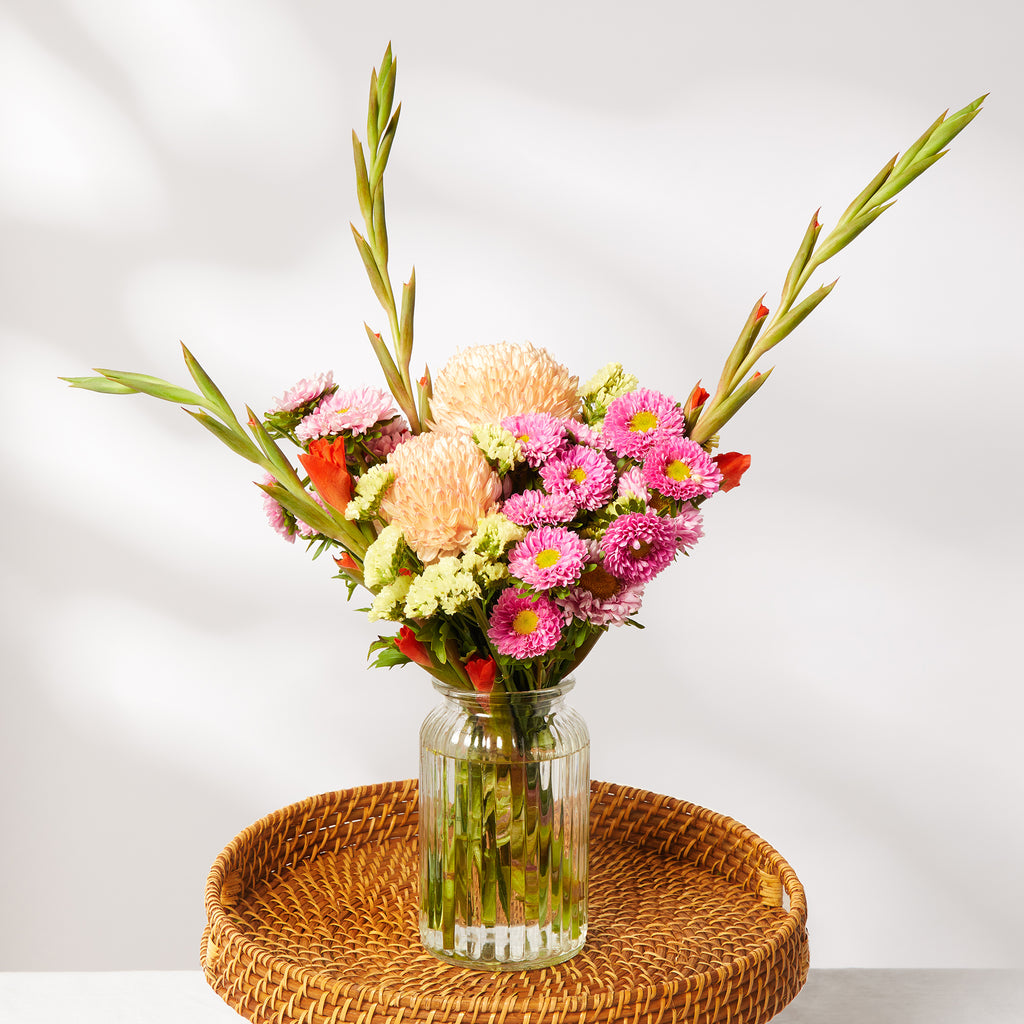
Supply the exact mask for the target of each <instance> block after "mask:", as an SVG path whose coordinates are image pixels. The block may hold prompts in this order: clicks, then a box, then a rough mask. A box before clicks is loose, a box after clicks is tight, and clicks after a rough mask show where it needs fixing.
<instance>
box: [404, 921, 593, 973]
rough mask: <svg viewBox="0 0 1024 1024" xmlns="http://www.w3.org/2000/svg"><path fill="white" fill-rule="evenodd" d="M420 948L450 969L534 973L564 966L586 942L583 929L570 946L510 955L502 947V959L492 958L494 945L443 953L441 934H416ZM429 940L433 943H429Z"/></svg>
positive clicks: (517, 952)
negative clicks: (451, 967)
mask: <svg viewBox="0 0 1024 1024" xmlns="http://www.w3.org/2000/svg"><path fill="white" fill-rule="evenodd" d="M420 940H421V942H422V943H423V947H424V949H426V951H427V952H428V953H429V954H430V955H431V956H433V957H436V958H437V959H438V960H441V961H443V962H444V963H446V964H451V965H452V966H454V967H466V968H469V969H470V970H474V971H538V970H542V969H543V968H545V967H554V966H555V964H562V963H565V961H566V960H569V959H570V958H571V957H574V956H575V955H576V954H577V953H578V952H579V951H580V950H581V949H582V948H583V944H584V941H585V940H586V930H584V931H583V933H582V934H580V935H579V936H578V937H576V938H574V939H573V940H572V942H571V943H564V944H562V945H559V946H557V947H555V948H546V947H542V948H540V949H537V950H533V951H516V952H515V953H513V952H512V951H511V950H509V949H508V946H507V945H505V946H504V948H505V950H506V952H507V954H508V955H506V956H505V957H503V958H498V957H496V956H495V944H494V943H490V942H485V943H483V944H482V945H479V946H477V947H476V948H477V949H478V950H479V953H478V954H477V955H473V954H471V953H470V952H468V950H467V951H466V952H460V951H457V950H446V949H445V948H444V947H443V944H442V942H441V935H440V933H437V934H436V935H431V934H430V933H429V932H428V933H427V934H422V933H421V935H420ZM432 940H433V941H432Z"/></svg>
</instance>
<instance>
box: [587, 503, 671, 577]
mask: <svg viewBox="0 0 1024 1024" xmlns="http://www.w3.org/2000/svg"><path fill="white" fill-rule="evenodd" d="M677 536H678V530H677V527H676V524H675V522H674V521H673V520H671V519H663V518H662V517H661V516H659V515H657V514H656V513H654V512H630V513H627V514H626V515H624V516H619V518H618V519H614V520H612V523H611V525H610V526H609V527H608V529H607V530H605V533H604V537H602V538H601V548H602V550H603V551H604V568H605V569H606V570H607V571H608V572H610V573H611V574H612V575H613V576H615V577H616V578H617V579H620V580H622V581H623V582H625V583H646V582H647V581H648V580H651V579H653V578H654V577H655V576H657V575H658V573H659V572H661V570H662V569H664V568H665V567H666V566H667V565H669V564H670V563H671V562H672V561H673V560H674V559H675V557H676V552H677V550H678V546H677V541H676V538H677Z"/></svg>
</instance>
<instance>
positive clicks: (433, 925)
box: [419, 679, 590, 971]
mask: <svg viewBox="0 0 1024 1024" xmlns="http://www.w3.org/2000/svg"><path fill="white" fill-rule="evenodd" d="M572 686H573V681H572V679H565V680H563V681H562V682H561V683H559V684H557V685H556V686H551V687H547V688H545V689H542V690H532V691H528V692H522V693H517V692H513V693H505V692H499V691H498V690H497V689H496V690H495V691H493V692H491V693H489V694H484V693H478V692H476V691H467V690H460V689H456V688H455V687H452V686H449V685H448V684H446V683H442V682H439V681H435V682H434V688H435V689H436V690H437V691H438V692H439V693H440V694H441V696H442V698H443V700H442V703H441V704H440V706H439V707H437V708H435V709H434V710H433V711H431V713H430V714H429V715H428V716H427V718H426V719H425V720H424V722H423V726H422V728H421V729H420V829H419V847H420V939H421V941H422V942H423V945H424V946H425V947H426V948H427V950H428V951H429V952H431V953H432V954H433V955H434V956H436V957H439V958H440V959H442V960H445V961H448V962H449V963H454V964H459V965H461V966H463V967H475V968H479V969H484V970H493V971H514V970H525V969H528V968H534V967H547V966H550V965H551V964H557V963H561V962H562V961H563V960H568V959H569V957H571V956H572V955H573V954H574V953H577V952H578V951H579V950H580V949H582V948H583V943H584V941H585V939H586V935H587V847H588V828H589V810H590V735H589V733H588V732H587V726H586V723H585V722H584V721H583V718H582V717H581V716H580V715H579V713H578V712H577V711H576V710H575V709H573V708H572V707H570V706H569V705H568V704H566V702H565V695H566V694H567V693H568V692H569V690H571V689H572Z"/></svg>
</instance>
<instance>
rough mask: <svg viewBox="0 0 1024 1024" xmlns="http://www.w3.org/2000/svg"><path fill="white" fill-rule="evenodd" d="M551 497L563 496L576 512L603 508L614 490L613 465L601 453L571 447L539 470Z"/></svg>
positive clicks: (580, 446) (585, 448)
mask: <svg viewBox="0 0 1024 1024" xmlns="http://www.w3.org/2000/svg"><path fill="white" fill-rule="evenodd" d="M540 476H541V479H542V480H543V481H544V487H545V488H546V489H547V490H548V492H549V493H551V494H567V495H569V497H570V498H572V499H573V501H575V502H576V504H577V505H578V506H579V507H580V508H584V509H587V510H588V511H591V512H592V511H593V510H594V509H597V508H600V507H601V506H602V505H604V504H606V503H607V502H608V501H609V500H610V499H611V496H612V491H613V490H614V488H615V464H614V463H613V462H612V461H611V459H609V458H608V456H607V455H605V454H604V453H603V452H596V451H594V449H593V448H587V447H585V446H583V445H574V446H573V447H572V448H569V449H568V450H567V451H566V452H565V454H564V455H560V456H558V458H554V459H550V460H549V461H547V462H545V463H544V465H543V466H541V468H540Z"/></svg>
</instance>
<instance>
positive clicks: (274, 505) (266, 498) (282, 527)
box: [260, 473, 295, 544]
mask: <svg viewBox="0 0 1024 1024" xmlns="http://www.w3.org/2000/svg"><path fill="white" fill-rule="evenodd" d="M263 483H265V484H274V483H277V480H276V479H275V478H274V477H272V476H271V475H270V474H269V473H264V474H263ZM260 493H261V494H262V495H263V511H264V513H265V514H266V516H267V522H268V523H269V524H270V526H271V527H272V528H273V530H274V532H275V533H279V534H280V535H281V536H282V537H284V539H285V540H286V541H288V543H289V544H294V543H295V531H294V530H293V529H292V528H291V527H290V526H289V525H288V519H287V517H286V516H285V514H284V509H283V508H281V504H280V502H278V501H277V500H276V499H274V498H272V497H271V496H270V495H269V494H267V492H266V491H261V492H260Z"/></svg>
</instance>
